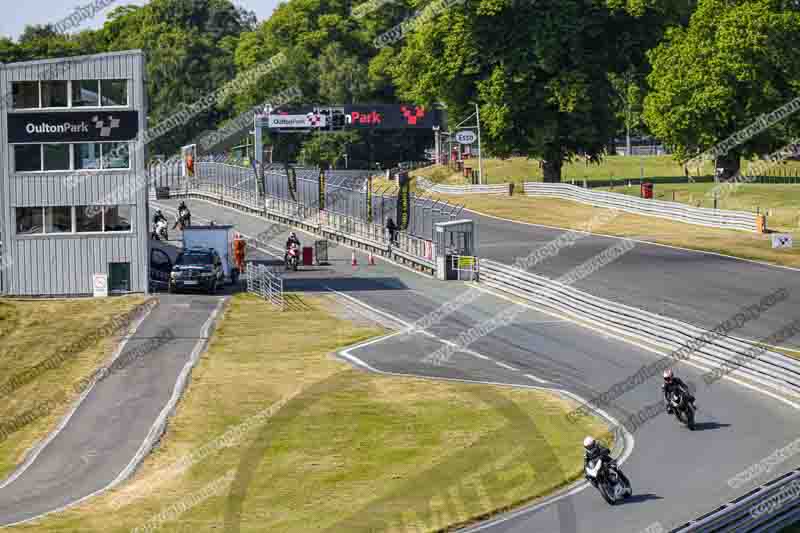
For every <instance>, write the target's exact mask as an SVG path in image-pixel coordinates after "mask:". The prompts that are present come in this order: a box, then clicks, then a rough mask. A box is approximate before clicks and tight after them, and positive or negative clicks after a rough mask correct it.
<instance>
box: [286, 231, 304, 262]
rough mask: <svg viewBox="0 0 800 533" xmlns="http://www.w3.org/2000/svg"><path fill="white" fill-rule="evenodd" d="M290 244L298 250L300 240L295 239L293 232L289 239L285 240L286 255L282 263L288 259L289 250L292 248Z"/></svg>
mask: <svg viewBox="0 0 800 533" xmlns="http://www.w3.org/2000/svg"><path fill="white" fill-rule="evenodd" d="M292 244H294V245H296V246H297V249H298V250H299V249H300V239H298V238H297V235H295V233H294V232H291V233H290V234H289V238H288V239H286V254H285V255H284V261H285V260H288V259H289V249H290V248H291V247H292Z"/></svg>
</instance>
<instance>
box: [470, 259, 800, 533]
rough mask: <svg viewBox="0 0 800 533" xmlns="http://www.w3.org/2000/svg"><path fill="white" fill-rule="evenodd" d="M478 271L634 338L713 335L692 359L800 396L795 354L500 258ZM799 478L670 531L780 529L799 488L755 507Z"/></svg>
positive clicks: (799, 501)
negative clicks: (777, 502)
mask: <svg viewBox="0 0 800 533" xmlns="http://www.w3.org/2000/svg"><path fill="white" fill-rule="evenodd" d="M479 271H480V274H479V280H480V283H481V284H484V285H487V286H489V287H492V288H493V289H496V290H498V291H502V292H505V293H507V294H510V295H512V296H515V297H517V298H521V299H523V300H527V301H530V302H534V303H536V304H538V305H541V306H544V307H548V308H550V309H553V310H556V311H559V312H561V313H564V314H567V315H570V316H573V317H575V318H577V319H578V320H585V321H592V322H595V323H600V324H603V325H604V326H605V327H606V328H608V329H610V330H613V331H615V332H617V333H619V334H621V335H623V336H626V337H629V338H635V339H638V340H642V341H645V342H648V343H650V344H653V345H660V346H666V347H668V348H670V349H679V348H681V347H683V346H686V345H690V343H692V342H697V341H698V340H699V339H709V340H707V342H704V343H698V344H700V346H699V347H698V348H697V349H696V350H695V351H694V352H693V353H691V354H690V356H689V358H688V359H690V360H692V361H696V362H699V363H701V364H702V365H703V366H706V367H709V368H711V369H716V368H720V369H724V368H725V365H726V364H732V367H733V368H735V370H733V371H731V372H730V374H732V375H734V376H736V377H738V378H744V379H745V380H748V381H751V382H755V383H758V384H759V385H762V386H765V387H767V388H770V389H772V390H773V391H775V392H777V393H778V394H782V395H785V396H790V397H797V396H800V362H798V361H797V360H795V359H793V358H791V357H788V356H785V355H783V354H780V353H777V352H773V351H769V350H763V351H762V352H761V353H760V355H758V356H756V357H752V358H751V357H743V356H745V355H746V354H747V351H748V350H749V349H752V348H753V346H754V345H753V344H751V343H748V342H745V341H741V340H737V339H734V338H731V337H726V336H721V337H719V338H713V336H707V337H704V335H706V334H707V333H708V332H707V331H706V330H704V329H702V328H699V327H696V326H693V325H691V324H688V323H685V322H681V321H679V320H675V319H672V318H668V317H664V316H660V315H656V314H654V313H650V312H647V311H644V310H640V309H635V308H633V307H629V306H626V305H623V304H618V303H614V302H610V301H608V300H604V299H601V298H597V297H594V296H591V295H589V294H587V293H585V292H582V291H579V290H577V289H575V288H573V287H571V286H569V285H565V284H563V283H560V282H557V281H554V280H550V279H547V278H544V277H541V276H537V275H535V274H530V273H528V272H525V271H524V270H520V269H516V268H513V267H510V266H507V265H504V264H501V263H497V262H496V261H491V260H488V259H481V260H480V267H479ZM743 361H744V362H743ZM736 365H741V366H736ZM726 373H727V371H726ZM599 407H601V408H602V407H603V406H599ZM795 482H798V484H797V485H794V486H797V487H800V470H796V471H794V472H792V473H790V474H786V475H784V476H781V477H780V478H778V479H776V480H773V481H771V482H769V483H767V484H765V485H762V486H761V487H759V488H757V489H754V490H752V491H750V492H749V493H748V494H746V495H744V496H741V497H739V498H737V499H735V500H733V501H732V502H730V503H727V504H724V505H722V506H720V507H718V508H717V509H715V510H713V511H711V512H709V513H707V514H705V515H703V516H701V517H699V518H697V519H695V520H692V521H691V522H688V523H686V524H684V525H682V526H680V527H679V528H677V529H674V530H672V532H671V533H690V532H692V533H712V532H715V533H722V532H745V531H752V532H756V531H759V532H761V531H764V532H766V531H779V530H780V527H781V526H785V525H788V524H791V523H793V522H795V521H798V520H800V488H798V491H797V492H798V494H796V495H795V496H796V498H795V499H794V500H792V501H790V502H787V503H786V504H784V505H782V506H780V507H778V508H775V509H773V510H772V511H771V512H762V513H760V514H759V513H758V512H755V513H754V512H752V511H753V509H756V508H757V506H758V505H759V504H762V503H764V502H768V501H769V500H770V498H773V497H775V495H777V494H780V493H781V491H782V490H783V489H784V488H786V487H787V486H789V485H790V484H791V483H795ZM754 515H755V516H754Z"/></svg>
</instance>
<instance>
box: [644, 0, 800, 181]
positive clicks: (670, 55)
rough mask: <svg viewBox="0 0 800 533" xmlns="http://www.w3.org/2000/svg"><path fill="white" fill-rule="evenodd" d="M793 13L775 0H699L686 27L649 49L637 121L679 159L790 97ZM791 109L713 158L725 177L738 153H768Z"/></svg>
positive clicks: (797, 72)
mask: <svg viewBox="0 0 800 533" xmlns="http://www.w3.org/2000/svg"><path fill="white" fill-rule="evenodd" d="M798 42H800V13H798V12H797V11H796V9H795V8H793V7H790V6H789V5H788V4H787V3H785V2H783V1H782V0H747V1H729V0H701V2H700V5H699V6H698V8H697V11H696V12H695V13H694V15H693V16H692V18H691V22H690V24H689V26H688V27H687V28H683V27H675V28H672V29H670V31H668V32H667V34H666V36H665V39H664V41H663V42H662V43H661V44H659V45H658V46H657V47H656V48H655V49H654V50H653V51H652V52H651V53H650V59H651V61H652V64H653V72H652V74H650V76H649V78H648V80H649V82H650V85H651V87H652V91H651V92H650V94H649V95H648V96H647V98H646V99H645V106H644V119H645V121H646V122H647V124H648V126H649V127H650V129H651V130H652V131H653V132H654V133H655V134H656V135H657V136H658V137H660V138H661V139H663V140H664V141H666V142H667V143H668V144H669V145H671V146H673V147H674V148H675V151H676V155H677V156H678V157H679V158H680V160H687V159H689V158H691V157H693V156H695V155H696V154H697V153H699V152H701V151H704V150H708V149H710V148H712V147H713V146H714V145H716V144H718V143H720V141H724V140H725V139H727V138H728V137H729V136H731V135H733V134H734V133H736V132H737V131H739V130H742V129H744V128H746V127H747V126H748V125H750V124H751V123H752V122H753V121H754V120H755V119H757V118H758V117H759V116H760V115H762V114H767V113H770V112H772V111H774V110H775V109H777V108H778V107H780V106H782V105H783V104H786V103H787V102H789V101H790V100H792V99H793V98H795V97H797V94H798V89H800V61H798V59H797V55H796V53H795V52H794V51H795V50H797V46H798ZM798 126H800V115H797V114H794V115H791V116H789V117H788V118H786V119H784V120H782V121H780V122H779V123H777V124H776V125H774V126H771V127H770V128H769V129H767V130H766V131H764V132H762V133H759V134H757V135H755V136H754V137H752V138H750V139H749V140H746V141H745V142H743V143H741V144H738V146H735V147H734V148H732V149H730V150H729V151H728V152H727V153H726V154H725V155H724V156H722V157H720V158H719V160H718V163H717V164H718V166H720V167H722V168H724V169H725V173H724V175H725V176H730V175H732V174H734V173H735V172H737V171H738V169H739V161H740V156H742V155H744V156H752V155H755V154H763V153H766V152H769V151H772V150H774V149H776V148H778V147H779V146H781V145H783V144H785V143H786V142H787V141H788V140H789V139H790V138H791V137H792V136H793V135H796V134H797V133H798Z"/></svg>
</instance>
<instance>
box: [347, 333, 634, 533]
mask: <svg viewBox="0 0 800 533" xmlns="http://www.w3.org/2000/svg"><path fill="white" fill-rule="evenodd" d="M398 333H400V332H397V333H394V334H392V335H386V336H383V337H379V338H377V339H372V340H369V341H366V342H362V343H359V344H356V345H354V346H350V347H348V348H345V349H344V350H341V351H339V353H338V354H337V355H339V356H341V357H342V358H344V359H346V360H348V361H350V362H352V363H353V364H355V365H356V366H360V367H362V368H365V369H367V370H369V371H371V372H374V373H376V374H383V375H388V376H397V377H406V378H414V379H427V380H432V381H451V382H456V383H477V384H481V385H492V386H499V387H511V388H522V389H530V390H543V391H548V392H555V393H558V394H561V395H564V396H567V397H569V398H570V399H571V400H574V401H576V402H578V403H579V404H580V405H584V404H586V400H584V399H583V398H581V397H580V396H578V395H577V394H574V393H572V392H569V391H566V390H564V389H556V388H548V387H539V386H536V385H522V384H511V383H502V382H495V381H481V380H471V379H458V378H446V377H435V378H434V377H429V376H421V375H417V374H405V373H401V372H389V371H385V370H379V369H377V368H375V367H373V366H371V365H369V364H368V363H366V362H365V361H363V360H361V359H359V358H358V357H356V356H354V355H353V354H352V353H350V352H351V351H352V350H357V349H360V348H364V347H366V346H370V345H373V344H377V343H379V342H383V341H385V340H387V339H389V338H390V337H393V336H394V335H397V334H398ZM593 411H594V412H595V413H596V414H597V415H598V416H600V417H601V418H604V419H606V420H607V421H608V422H609V424H610V426H612V427H618V428H620V429H621V430H622V433H623V442H622V443H621V448H622V452H621V456H620V457H619V459H617V463H619V464H620V465H621V464H623V463H624V462H625V461H627V460H628V458H629V457H630V456H631V453H633V449H634V447H635V445H636V440H635V439H634V438H633V435H632V434H631V433H630V432H629V431H628V430H627V429H626V428H625V426H622V425H620V424H619V422H618V421H617V420H616V419H615V418H614V417H612V416H611V415H609V414H608V413H606V412H605V411H603V410H602V409H593ZM589 486H590V485H589V483H588V482H586V481H577V482H575V486H574V487H573V488H571V489H569V490H568V491H567V492H564V493H562V494H558V495H556V496H551V497H546V498H545V500H544V501H542V502H539V503H537V504H534V505H532V506H529V507H524V508H522V509H519V510H517V511H514V512H512V513H511V514H509V515H507V516H503V517H501V518H496V519H494V520H491V521H490V522H487V523H485V524H482V525H480V526H477V527H476V528H471V529H469V530H468V531H480V530H482V529H486V528H487V527H491V526H493V525H496V524H500V523H502V522H506V521H508V520H510V519H512V518H516V517H518V516H522V515H524V514H527V513H531V512H533V511H536V510H538V509H541V508H543V507H546V506H548V505H552V504H553V503H555V502H557V501H560V500H563V499H564V498H568V497H570V496H572V495H573V494H577V493H579V492H581V491H583V490H584V489H586V488H587V487H589Z"/></svg>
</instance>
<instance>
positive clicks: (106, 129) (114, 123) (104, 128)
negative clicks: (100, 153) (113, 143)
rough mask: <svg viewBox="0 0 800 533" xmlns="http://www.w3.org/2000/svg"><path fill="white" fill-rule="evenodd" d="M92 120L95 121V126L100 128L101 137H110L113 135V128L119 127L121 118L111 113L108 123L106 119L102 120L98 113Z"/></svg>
mask: <svg viewBox="0 0 800 533" xmlns="http://www.w3.org/2000/svg"><path fill="white" fill-rule="evenodd" d="M92 122H94V127H95V128H96V129H99V130H100V137H109V136H110V135H111V130H113V129H114V128H119V119H118V118H114V117H112V116H111V115H109V117H108V124H106V121H105V120H100V117H99V116H97V115H95V116H94V117H93V118H92Z"/></svg>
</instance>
